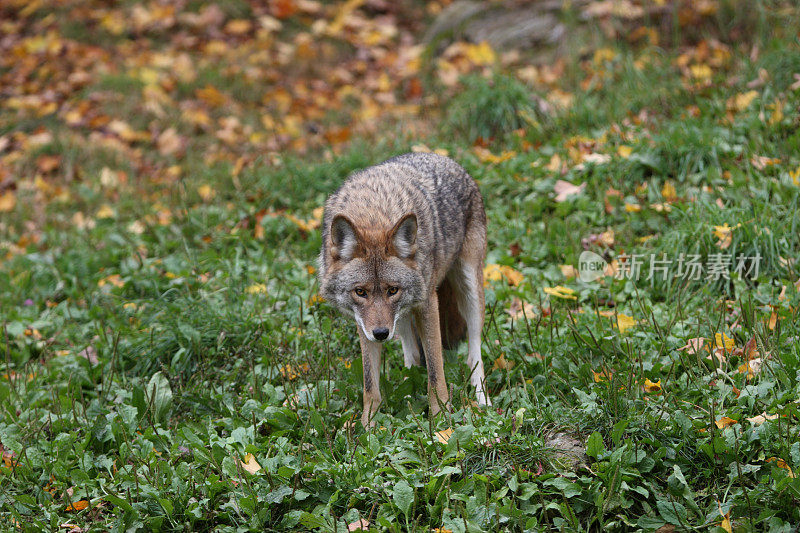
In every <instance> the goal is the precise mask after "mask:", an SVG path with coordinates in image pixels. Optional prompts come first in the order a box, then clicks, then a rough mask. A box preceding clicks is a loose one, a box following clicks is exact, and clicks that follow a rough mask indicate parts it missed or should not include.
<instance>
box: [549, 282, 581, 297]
mask: <svg viewBox="0 0 800 533" xmlns="http://www.w3.org/2000/svg"><path fill="white" fill-rule="evenodd" d="M542 290H543V291H544V292H545V294H549V295H550V296H555V297H556V298H561V299H563V300H577V299H578V297H577V296H574V294H575V291H574V290H573V289H570V288H569V287H562V286H561V285H556V286H555V287H543V288H542Z"/></svg>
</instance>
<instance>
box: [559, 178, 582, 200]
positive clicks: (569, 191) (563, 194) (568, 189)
mask: <svg viewBox="0 0 800 533" xmlns="http://www.w3.org/2000/svg"><path fill="white" fill-rule="evenodd" d="M585 188H586V182H585V181H584V182H583V183H581V184H580V185H573V184H572V183H570V182H568V181H564V180H557V181H556V184H555V185H554V186H553V191H555V193H556V198H555V200H556V202H558V203H561V202H564V201H566V200H567V198H569V197H570V196H575V195H576V194H580V193H581V192H583V189H585Z"/></svg>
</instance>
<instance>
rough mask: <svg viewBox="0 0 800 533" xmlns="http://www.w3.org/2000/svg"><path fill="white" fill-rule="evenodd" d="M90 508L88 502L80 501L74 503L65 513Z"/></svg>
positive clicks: (68, 506)
mask: <svg viewBox="0 0 800 533" xmlns="http://www.w3.org/2000/svg"><path fill="white" fill-rule="evenodd" d="M87 507H89V501H88V500H78V501H77V502H72V503H71V504H69V505H67V507H66V508H65V509H64V510H65V511H83V510H84V509H86V508H87Z"/></svg>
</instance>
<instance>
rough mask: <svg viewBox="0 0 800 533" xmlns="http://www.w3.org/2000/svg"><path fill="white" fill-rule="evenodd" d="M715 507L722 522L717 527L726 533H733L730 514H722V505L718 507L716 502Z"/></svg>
mask: <svg viewBox="0 0 800 533" xmlns="http://www.w3.org/2000/svg"><path fill="white" fill-rule="evenodd" d="M717 506H718V507H719V514H720V516H722V522H720V524H719V527H721V528H722V529H724V530H725V531H727V532H728V533H733V528H732V527H731V513H730V512H728V513H723V512H722V505H720V504H719V502H717Z"/></svg>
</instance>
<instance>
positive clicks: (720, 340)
mask: <svg viewBox="0 0 800 533" xmlns="http://www.w3.org/2000/svg"><path fill="white" fill-rule="evenodd" d="M735 346H736V341H734V340H733V339H731V338H730V337H728V336H727V335H725V334H724V333H717V334H716V335H714V347H715V348H722V349H723V350H725V351H726V352H730V351H732V350H733V348H734V347H735Z"/></svg>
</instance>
